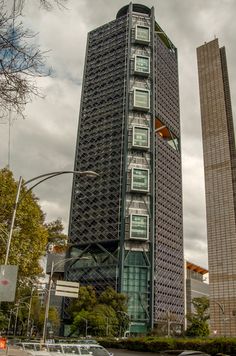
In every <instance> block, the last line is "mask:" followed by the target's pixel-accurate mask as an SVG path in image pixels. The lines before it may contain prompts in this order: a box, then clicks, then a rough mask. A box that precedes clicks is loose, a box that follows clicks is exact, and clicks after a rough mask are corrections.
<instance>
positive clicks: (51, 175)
mask: <svg viewBox="0 0 236 356" xmlns="http://www.w3.org/2000/svg"><path fill="white" fill-rule="evenodd" d="M68 173H72V174H78V175H80V176H87V177H97V176H98V173H96V172H93V171H58V172H51V173H45V174H41V175H39V176H37V177H34V178H32V179H30V180H28V181H26V182H23V178H22V177H21V176H20V178H19V182H18V187H17V193H16V199H15V205H14V210H13V214H12V220H11V227H10V232H9V236H8V240H7V249H6V257H5V265H7V264H8V258H9V253H10V246H11V240H12V233H13V228H14V224H15V218H16V211H17V207H18V205H19V204H20V202H21V200H22V199H23V198H24V197H25V195H26V194H28V193H29V192H30V191H31V190H32V189H33V188H35V187H36V186H37V185H39V184H40V183H42V182H44V181H46V180H48V179H51V178H54V177H57V176H59V175H62V174H68ZM34 181H37V183H35V184H33V186H31V187H30V188H29V189H28V190H27V192H26V193H25V195H24V196H23V197H22V198H21V200H19V197H20V192H21V188H22V187H25V186H26V185H27V184H29V183H32V182H34Z"/></svg>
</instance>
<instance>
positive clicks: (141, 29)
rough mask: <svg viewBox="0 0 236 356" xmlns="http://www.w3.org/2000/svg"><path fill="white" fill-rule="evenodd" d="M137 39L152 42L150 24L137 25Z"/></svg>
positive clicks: (142, 41)
mask: <svg viewBox="0 0 236 356" xmlns="http://www.w3.org/2000/svg"><path fill="white" fill-rule="evenodd" d="M135 41H137V42H141V43H149V42H150V28H149V27H148V26H140V25H137V26H136V29H135Z"/></svg>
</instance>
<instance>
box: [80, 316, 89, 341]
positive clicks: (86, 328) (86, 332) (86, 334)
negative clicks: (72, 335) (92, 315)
mask: <svg viewBox="0 0 236 356" xmlns="http://www.w3.org/2000/svg"><path fill="white" fill-rule="evenodd" d="M81 319H83V320H84V321H85V337H87V336H88V319H85V318H82V317H81Z"/></svg>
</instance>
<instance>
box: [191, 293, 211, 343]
mask: <svg viewBox="0 0 236 356" xmlns="http://www.w3.org/2000/svg"><path fill="white" fill-rule="evenodd" d="M192 304H193V306H194V313H190V314H188V315H187V316H186V317H187V320H188V321H189V322H190V323H191V325H190V326H189V327H188V328H187V330H186V335H187V336H200V337H204V336H208V335H209V332H210V331H209V325H208V322H207V321H208V320H209V319H210V315H209V313H208V310H209V299H208V298H207V297H200V298H193V300H192Z"/></svg>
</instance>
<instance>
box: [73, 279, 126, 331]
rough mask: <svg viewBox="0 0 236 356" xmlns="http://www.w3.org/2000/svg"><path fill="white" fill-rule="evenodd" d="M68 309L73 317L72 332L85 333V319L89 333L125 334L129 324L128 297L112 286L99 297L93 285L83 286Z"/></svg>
mask: <svg viewBox="0 0 236 356" xmlns="http://www.w3.org/2000/svg"><path fill="white" fill-rule="evenodd" d="M68 311H69V313H70V314H71V316H72V317H73V323H72V326H71V333H74V332H79V333H80V334H83V335H85V331H86V330H85V328H86V321H85V320H87V327H88V328H89V334H91V335H96V336H106V335H111V336H114V335H119V334H123V333H124V331H126V330H127V329H128V326H129V316H128V314H127V297H126V296H125V295H124V294H121V293H117V292H116V291H115V290H114V289H112V288H110V287H109V288H107V289H106V290H105V291H104V292H102V293H101V294H100V296H98V297H97V296H96V292H95V290H94V288H93V287H92V286H87V287H81V288H80V292H79V297H78V299H77V300H76V301H74V302H73V303H72V305H71V306H70V308H69V310H68Z"/></svg>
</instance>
